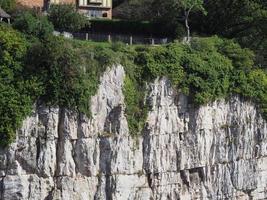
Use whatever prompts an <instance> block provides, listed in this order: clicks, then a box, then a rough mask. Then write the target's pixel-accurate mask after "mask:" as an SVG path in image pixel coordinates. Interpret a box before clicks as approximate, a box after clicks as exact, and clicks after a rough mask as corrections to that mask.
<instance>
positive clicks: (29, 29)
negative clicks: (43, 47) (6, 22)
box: [13, 11, 54, 39]
mask: <svg viewBox="0 0 267 200" xmlns="http://www.w3.org/2000/svg"><path fill="white" fill-rule="evenodd" d="M13 27H14V28H15V29H17V30H19V31H21V32H23V33H24V34H26V35H31V36H34V37H38V38H40V39H45V38H47V37H48V36H49V35H51V34H52V32H53V30H54V28H53V25H52V23H50V22H49V21H48V20H47V17H46V16H40V15H37V14H33V13H32V12H29V11H25V12H23V13H21V14H20V15H19V16H18V17H17V18H16V19H15V21H14V23H13Z"/></svg>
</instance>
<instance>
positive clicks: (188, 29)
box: [185, 11, 190, 43]
mask: <svg viewBox="0 0 267 200" xmlns="http://www.w3.org/2000/svg"><path fill="white" fill-rule="evenodd" d="M188 17H189V11H185V27H186V31H187V37H186V42H187V43H189V42H190V27H189V24H188Z"/></svg>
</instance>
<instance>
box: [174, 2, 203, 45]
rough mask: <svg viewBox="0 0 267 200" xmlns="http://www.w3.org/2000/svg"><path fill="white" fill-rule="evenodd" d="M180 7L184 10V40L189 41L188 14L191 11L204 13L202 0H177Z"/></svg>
mask: <svg viewBox="0 0 267 200" xmlns="http://www.w3.org/2000/svg"><path fill="white" fill-rule="evenodd" d="M179 3H180V6H181V8H182V9H183V12H184V23H185V27H186V30H187V39H186V41H187V42H189V41H190V27H189V23H188V19H189V15H190V13H191V12H192V11H201V12H202V13H204V14H206V10H205V8H204V7H203V3H204V2H203V0H180V1H179Z"/></svg>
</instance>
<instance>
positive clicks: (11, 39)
mask: <svg viewBox="0 0 267 200" xmlns="http://www.w3.org/2000/svg"><path fill="white" fill-rule="evenodd" d="M0 44H1V48H0V145H1V146H6V145H8V144H10V142H12V141H13V140H14V138H15V137H16V134H15V133H16V129H17V128H19V127H20V125H21V123H22V120H23V119H24V118H25V117H26V116H27V115H29V113H30V111H31V109H32V105H33V103H34V100H35V99H36V96H39V95H40V92H41V87H40V85H39V83H38V81H37V80H36V79H35V78H34V77H24V74H25V73H24V63H23V61H24V58H25V55H26V50H27V42H26V40H25V39H24V38H23V37H22V35H21V34H19V33H18V32H16V31H14V30H13V29H11V28H10V27H7V26H3V25H0Z"/></svg>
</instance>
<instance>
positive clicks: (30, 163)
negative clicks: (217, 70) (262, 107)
mask: <svg viewBox="0 0 267 200" xmlns="http://www.w3.org/2000/svg"><path fill="white" fill-rule="evenodd" d="M124 76H125V73H124V70H123V67H122V66H117V67H113V68H112V69H109V70H108V71H107V72H105V74H104V75H103V77H102V78H101V84H100V86H99V90H98V92H97V94H96V95H95V96H94V97H93V98H92V99H91V110H92V118H91V119H88V118H87V117H86V116H84V115H79V114H77V113H75V112H72V111H70V110H67V109H64V108H49V107H43V106H38V107H36V109H34V110H33V113H32V115H31V116H29V117H28V118H27V119H26V120H25V121H24V122H23V126H22V128H21V129H20V130H18V131H17V138H16V141H15V142H14V143H13V144H12V145H11V146H10V147H9V148H8V149H1V150H0V180H1V181H0V199H3V200H57V199H58V200H91V199H92V200H128V199H129V200H167V199H169V200H178V199H181V200H187V199H212V200H213V199H238V200H246V199H247V200H251V199H267V123H266V121H264V120H263V119H262V117H261V115H260V113H259V112H258V111H257V109H256V107H255V105H254V104H253V103H251V102H246V101H244V100H242V98H240V97H237V96H234V97H231V98H229V99H228V100H218V101H216V102H213V103H210V104H208V105H206V106H202V107H200V108H198V107H194V105H192V104H191V103H190V99H188V98H187V97H186V96H184V95H182V94H177V93H176V92H175V91H174V90H173V89H172V87H171V85H170V82H169V81H168V80H167V79H164V78H163V79H158V80H155V82H154V83H153V84H150V85H149V88H148V95H147V97H146V98H147V102H148V103H149V105H150V108H151V109H150V111H149V114H148V119H147V123H146V127H145V130H144V133H143V134H142V135H140V136H138V137H132V136H130V135H129V130H128V125H127V120H126V117H125V115H124V110H125V104H124V97H123V93H122V87H123V80H124Z"/></svg>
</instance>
